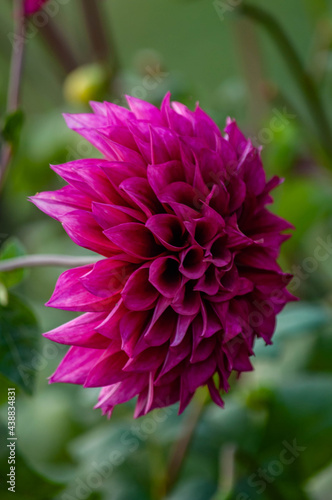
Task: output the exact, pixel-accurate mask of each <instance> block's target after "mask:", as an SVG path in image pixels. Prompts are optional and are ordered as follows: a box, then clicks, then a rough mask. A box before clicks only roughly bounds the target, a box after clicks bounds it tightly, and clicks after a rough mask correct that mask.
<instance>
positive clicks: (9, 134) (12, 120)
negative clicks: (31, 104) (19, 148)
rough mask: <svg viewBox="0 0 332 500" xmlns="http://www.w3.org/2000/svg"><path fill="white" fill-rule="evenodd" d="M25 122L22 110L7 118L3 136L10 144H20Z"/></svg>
mask: <svg viewBox="0 0 332 500" xmlns="http://www.w3.org/2000/svg"><path fill="white" fill-rule="evenodd" d="M23 122H24V114H23V111H22V110H20V109H17V110H16V111H13V112H12V113H10V114H9V115H7V116H6V119H5V124H4V126H3V129H2V136H3V138H4V139H5V141H7V142H9V143H10V144H17V143H18V140H19V137H20V133H21V129H22V126H23Z"/></svg>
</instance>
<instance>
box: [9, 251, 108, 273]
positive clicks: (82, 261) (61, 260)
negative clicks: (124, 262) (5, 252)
mask: <svg viewBox="0 0 332 500" xmlns="http://www.w3.org/2000/svg"><path fill="white" fill-rule="evenodd" d="M98 260H100V257H74V256H71V255H52V254H50V255H43V254H41V255H25V256H23V257H15V258H13V259H5V260H2V261H0V272H3V271H13V270H14V269H20V268H24V267H48V266H50V267H57V266H59V267H75V266H84V265H88V264H95V263H96V262H97V261H98Z"/></svg>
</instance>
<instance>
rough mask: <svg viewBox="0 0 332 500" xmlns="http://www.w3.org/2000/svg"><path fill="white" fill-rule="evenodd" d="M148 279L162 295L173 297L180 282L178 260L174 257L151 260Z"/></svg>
mask: <svg viewBox="0 0 332 500" xmlns="http://www.w3.org/2000/svg"><path fill="white" fill-rule="evenodd" d="M149 281H150V283H152V285H153V286H154V287H155V288H156V289H157V290H158V292H160V293H161V294H162V295H163V296H164V297H167V298H173V297H175V295H176V294H177V292H178V291H179V289H180V287H181V284H182V277H181V273H180V271H179V262H178V261H177V259H176V258H175V257H159V259H156V260H155V261H153V262H152V264H151V266H150V271H149Z"/></svg>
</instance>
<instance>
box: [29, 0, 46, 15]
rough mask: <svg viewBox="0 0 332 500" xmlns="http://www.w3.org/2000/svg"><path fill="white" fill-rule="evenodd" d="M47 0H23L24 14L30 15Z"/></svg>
mask: <svg viewBox="0 0 332 500" xmlns="http://www.w3.org/2000/svg"><path fill="white" fill-rule="evenodd" d="M46 2H47V0H25V1H24V13H25V15H26V16H31V15H32V14H34V13H35V12H37V11H38V10H40V9H41V8H42V6H43V5H44V3H46Z"/></svg>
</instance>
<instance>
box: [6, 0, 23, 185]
mask: <svg viewBox="0 0 332 500" xmlns="http://www.w3.org/2000/svg"><path fill="white" fill-rule="evenodd" d="M13 5H14V7H13V13H14V16H13V17H14V40H13V45H12V56H11V63H10V75H9V83H8V98H7V116H8V115H10V114H11V113H14V112H15V111H17V109H18V108H19V100H20V90H21V81H22V71H23V59H24V44H25V22H26V19H25V17H24V2H23V0H14V4H13ZM12 154H13V145H12V144H10V143H9V142H4V143H3V144H2V148H1V163H0V190H1V188H2V186H3V182H4V178H5V175H6V171H7V168H8V166H9V163H10V161H11V157H12Z"/></svg>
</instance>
